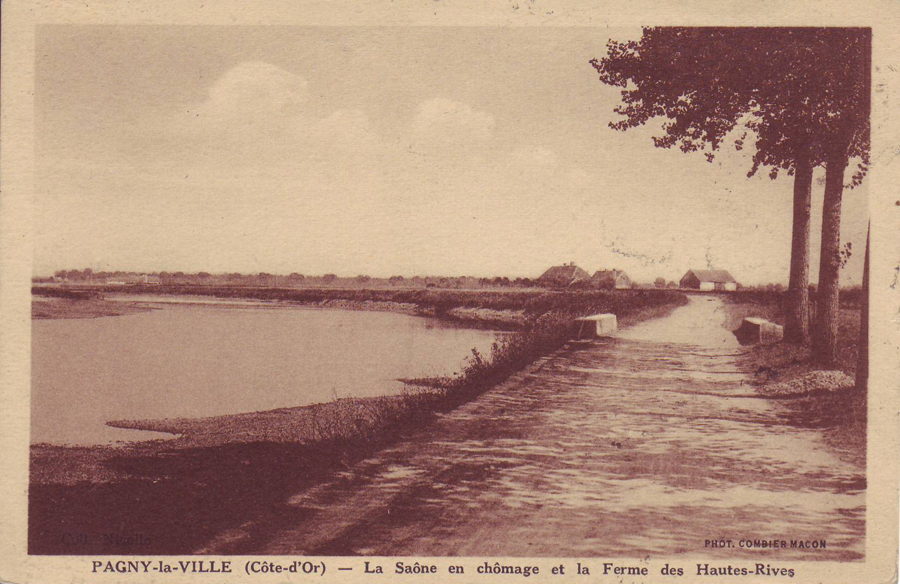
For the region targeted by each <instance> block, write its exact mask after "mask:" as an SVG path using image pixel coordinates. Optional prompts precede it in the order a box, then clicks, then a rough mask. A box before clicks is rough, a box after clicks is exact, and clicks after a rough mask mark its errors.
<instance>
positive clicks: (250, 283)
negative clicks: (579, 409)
mask: <svg viewBox="0 0 900 584" xmlns="http://www.w3.org/2000/svg"><path fill="white" fill-rule="evenodd" d="M148 280H149V281H148ZM33 281H34V283H37V284H43V283H54V282H55V283H69V284H90V285H96V286H102V285H105V284H111V285H123V284H124V285H140V284H151V285H165V286H244V287H259V288H359V289H373V288H385V289H395V288H413V289H419V288H441V289H452V290H473V289H476V290H477V289H495V288H507V289H508V288H557V289H559V287H557V286H554V285H552V284H549V283H547V282H543V281H540V280H539V279H537V278H534V279H532V278H507V277H499V276H498V277H494V278H476V277H474V276H412V277H405V276H391V277H389V278H375V277H372V276H366V275H358V276H352V277H341V276H338V275H336V274H324V275H315V276H310V275H304V274H300V273H297V272H294V273H291V274H287V275H284V274H269V273H267V272H260V273H258V274H241V273H238V272H233V273H228V274H210V273H208V272H197V273H185V272H124V271H114V272H94V271H93V270H91V269H90V268H86V269H84V270H59V271H57V272H56V273H55V274H54V275H53V276H52V277H49V278H34V280H33ZM591 288H594V286H592V284H591V282H589V281H588V282H577V283H575V284H573V285H571V286H569V287H568V288H566V289H582V290H588V289H591ZM632 288H635V289H645V290H646V289H661V288H668V289H677V288H678V284H676V283H675V282H673V281H668V282H667V281H666V280H665V279H663V278H656V280H655V281H654V282H652V283H649V282H648V283H637V282H635V283H633V284H632ZM813 288H814V287H813ZM738 290H752V291H765V292H778V293H780V292H783V291H784V290H785V286H784V285H783V284H761V285H756V286H742V285H741V284H738Z"/></svg>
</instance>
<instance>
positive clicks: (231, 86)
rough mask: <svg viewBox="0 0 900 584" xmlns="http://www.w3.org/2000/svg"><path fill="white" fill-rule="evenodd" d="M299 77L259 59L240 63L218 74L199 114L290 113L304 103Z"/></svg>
mask: <svg viewBox="0 0 900 584" xmlns="http://www.w3.org/2000/svg"><path fill="white" fill-rule="evenodd" d="M307 97H308V94H307V82H306V79H304V78H303V77H301V76H299V75H297V74H294V73H291V72H289V71H285V70H284V69H281V68H280V67H276V66H275V65H271V64H269V63H263V62H259V61H253V62H245V63H241V64H239V65H237V66H235V67H233V68H231V69H230V70H229V71H227V72H226V73H225V74H224V75H222V76H221V77H220V78H219V79H218V80H217V81H216V82H215V84H214V85H213V86H212V87H211V88H210V90H209V99H208V100H207V102H206V103H204V104H203V105H202V106H201V107H200V111H201V113H206V114H208V115H216V116H231V117H240V118H244V119H251V118H253V117H256V116H257V115H259V116H279V117H280V116H291V115H296V114H298V113H300V108H301V106H303V104H305V103H306V100H307Z"/></svg>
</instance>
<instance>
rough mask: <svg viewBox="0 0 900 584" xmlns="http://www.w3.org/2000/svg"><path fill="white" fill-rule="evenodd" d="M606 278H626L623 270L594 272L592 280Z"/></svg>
mask: <svg viewBox="0 0 900 584" xmlns="http://www.w3.org/2000/svg"><path fill="white" fill-rule="evenodd" d="M607 276H612V277H613V278H618V277H619V276H627V274H626V273H625V270H616V269H613V270H597V271H596V272H594V278H593V279H594V280H599V279H600V278H606V277H607Z"/></svg>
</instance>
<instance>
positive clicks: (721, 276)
mask: <svg viewBox="0 0 900 584" xmlns="http://www.w3.org/2000/svg"><path fill="white" fill-rule="evenodd" d="M688 272H689V273H690V272H693V273H694V275H695V276H697V279H698V280H700V281H701V282H734V283H737V280H735V279H734V278H733V277H732V275H731V274H729V273H728V270H688ZM685 275H687V274H685Z"/></svg>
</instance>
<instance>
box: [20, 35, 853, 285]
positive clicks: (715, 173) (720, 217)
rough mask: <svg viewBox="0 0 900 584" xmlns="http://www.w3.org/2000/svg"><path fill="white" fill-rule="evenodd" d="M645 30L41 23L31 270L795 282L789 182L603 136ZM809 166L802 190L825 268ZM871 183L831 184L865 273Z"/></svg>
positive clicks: (722, 158)
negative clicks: (612, 78) (615, 77)
mask: <svg viewBox="0 0 900 584" xmlns="http://www.w3.org/2000/svg"><path fill="white" fill-rule="evenodd" d="M639 36H640V30H638V29H610V28H602V29H601V28H585V27H582V28H480V27H403V28H374V27H278V26H267V27H247V26H93V25H92V26H83V25H52V26H51V25H43V26H40V27H38V33H37V44H36V71H35V144H36V145H35V149H36V150H35V164H36V192H35V198H34V218H35V230H34V233H35V249H34V272H35V275H38V276H41V275H49V274H52V273H53V272H54V271H56V270H59V269H76V268H77V269H83V268H85V267H90V268H92V269H93V270H94V271H110V270H128V271H138V272H151V271H154V272H155V271H163V270H165V271H170V272H174V271H184V272H197V271H207V272H211V273H222V272H242V273H256V272H270V273H291V272H299V273H302V274H323V273H336V274H338V275H340V276H356V275H358V274H366V275H370V276H375V277H387V276H391V275H403V276H414V275H423V276H424V275H442V276H460V275H471V276H476V277H493V276H507V277H510V278H513V277H530V278H535V277H537V276H539V275H540V274H541V273H542V272H543V271H544V270H545V269H546V268H548V267H550V266H551V265H557V264H561V263H564V262H575V263H576V264H578V265H579V266H581V267H582V268H584V269H586V270H588V271H589V272H591V273H593V272H594V271H596V270H600V269H611V268H617V269H624V270H625V271H626V272H627V273H628V274H629V275H630V276H631V278H632V279H634V280H637V281H645V282H649V281H652V280H653V279H655V278H656V277H663V278H665V279H667V280H675V281H677V280H678V279H679V278H680V277H681V276H682V275H683V274H684V273H685V272H686V271H687V270H688V269H690V268H700V269H705V268H716V269H727V270H729V271H730V272H731V273H732V274H733V275H734V276H735V278H736V279H737V280H738V281H739V282H741V283H743V284H747V285H753V284H764V283H769V282H776V283H784V284H786V283H787V279H788V271H789V260H790V239H791V226H792V221H791V208H792V207H791V206H792V202H791V199H792V179H791V178H790V177H787V176H782V177H779V178H778V179H777V180H774V181H773V180H770V179H769V178H768V176H767V173H766V172H760V173H759V174H758V176H755V177H753V178H747V171H748V170H749V169H750V166H751V162H750V159H749V156H750V152H749V151H748V150H749V149H745V150H744V151H743V152H736V151H732V150H730V149H728V150H723V151H722V153H721V154H719V155H718V156H717V157H716V159H715V161H714V162H713V163H708V162H707V161H706V159H705V158H704V157H703V156H702V155H701V154H697V153H694V154H684V153H682V152H680V151H679V150H677V149H676V150H666V149H659V148H654V147H653V143H652V140H651V136H653V135H654V134H656V133H659V131H660V130H659V125H660V124H661V123H662V120H653V121H651V122H650V124H648V125H647V126H646V127H642V128H637V129H634V130H629V131H627V132H617V131H614V130H612V129H610V128H609V127H608V124H609V122H610V121H614V120H617V119H618V116H617V115H616V114H615V113H614V112H613V108H614V107H615V106H616V105H617V103H619V101H620V95H619V89H617V88H611V87H608V86H605V85H603V84H601V83H600V82H599V80H598V78H597V74H596V72H595V71H594V69H593V68H592V67H591V65H590V63H589V61H590V60H591V59H592V58H595V57H597V58H600V57H603V56H604V55H605V52H606V42H607V40H608V39H609V38H613V39H616V40H626V39H637V38H639ZM823 178H824V173H823V172H822V171H821V170H817V172H816V179H815V181H814V191H813V222H812V223H813V225H812V245H811V248H812V249H811V262H810V264H811V266H810V269H811V280H812V281H813V282H814V281H816V279H817V277H818V244H819V233H820V223H821V218H820V213H821V201H822V194H823V193H822V191H823V189H824V180H823ZM867 196H868V195H867V187H866V184H865V183H863V186H862V187H858V188H857V189H854V190H852V191H850V190H848V191H845V194H844V204H843V208H844V213H843V222H842V234H841V236H842V241H843V242H851V243H852V244H853V247H854V252H855V253H854V254H853V255H852V257H851V259H850V261H849V262H848V264H847V266H846V267H845V268H844V270H843V271H842V283H843V284H845V285H852V284H857V283H859V281H860V278H861V273H862V259H863V251H864V244H865V229H866V221H867V213H868V211H867Z"/></svg>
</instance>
